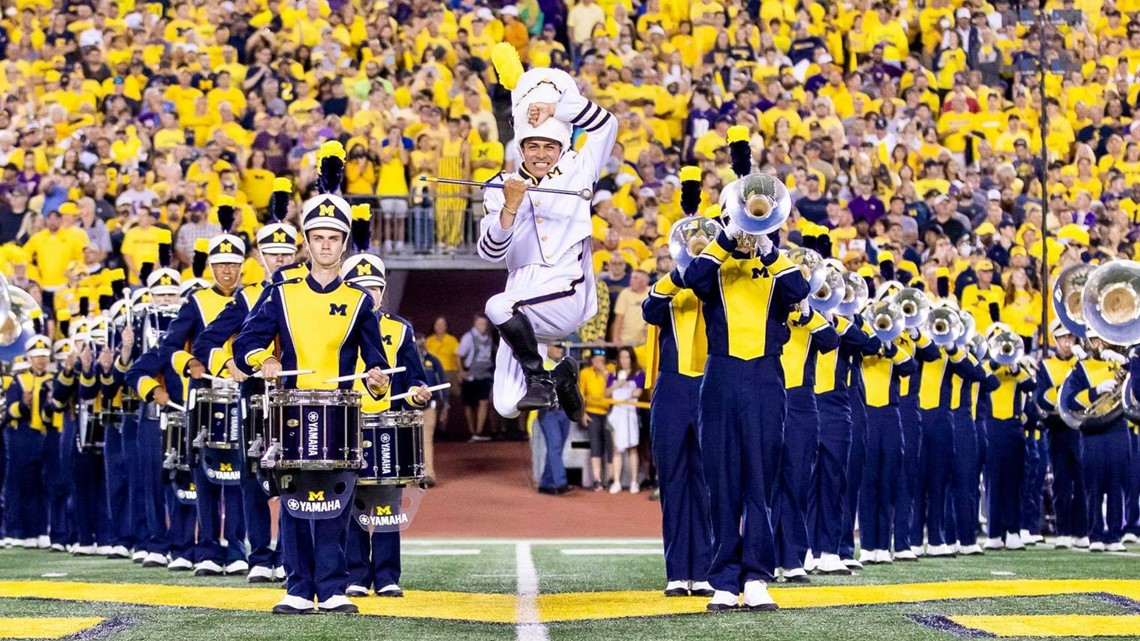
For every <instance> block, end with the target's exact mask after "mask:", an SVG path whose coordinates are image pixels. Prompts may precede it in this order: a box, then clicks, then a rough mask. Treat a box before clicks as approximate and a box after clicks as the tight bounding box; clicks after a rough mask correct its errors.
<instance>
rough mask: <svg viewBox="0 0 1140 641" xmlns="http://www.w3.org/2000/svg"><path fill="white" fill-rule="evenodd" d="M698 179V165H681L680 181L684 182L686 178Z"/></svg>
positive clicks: (699, 173)
mask: <svg viewBox="0 0 1140 641" xmlns="http://www.w3.org/2000/svg"><path fill="white" fill-rule="evenodd" d="M700 179H701V168H700V167H694V166H692V165H689V166H686V167H681V182H685V181H687V180H700Z"/></svg>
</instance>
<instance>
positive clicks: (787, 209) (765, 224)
mask: <svg viewBox="0 0 1140 641" xmlns="http://www.w3.org/2000/svg"><path fill="white" fill-rule="evenodd" d="M720 207H721V215H722V216H723V217H725V218H727V219H728V220H732V221H734V222H735V223H736V226H737V227H739V228H740V229H741V230H743V231H744V233H745V234H748V235H750V236H763V235H765V234H770V233H772V232H774V231H776V230H777V229H779V228H780V227H781V226H783V224H784V221H786V220H787V219H788V216H789V215H791V213H792V196H791V194H790V193H788V188H787V187H786V186H785V185H784V183H783V182H781V181H780V179H778V178H776V177H775V176H771V175H769V174H761V173H756V174H749V175H747V176H744V177H743V178H739V179H737V180H734V181H732V182H731V183H729V184H728V185H727V186H726V187H725V188H724V191H722V192H721V194H720Z"/></svg>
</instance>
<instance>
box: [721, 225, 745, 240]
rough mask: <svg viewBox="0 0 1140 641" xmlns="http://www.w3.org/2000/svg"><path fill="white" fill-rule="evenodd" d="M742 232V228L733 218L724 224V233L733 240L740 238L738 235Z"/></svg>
mask: <svg viewBox="0 0 1140 641" xmlns="http://www.w3.org/2000/svg"><path fill="white" fill-rule="evenodd" d="M743 234H744V230H743V229H741V228H740V227H739V226H738V225H737V224H736V221H735V220H729V221H728V224H727V225H725V226H724V235H725V236H728V237H729V238H732V239H733V240H740V236H741V235H743Z"/></svg>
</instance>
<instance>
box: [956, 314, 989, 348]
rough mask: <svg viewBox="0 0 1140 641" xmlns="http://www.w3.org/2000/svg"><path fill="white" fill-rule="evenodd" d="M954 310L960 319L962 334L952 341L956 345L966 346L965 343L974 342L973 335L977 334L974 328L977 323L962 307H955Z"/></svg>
mask: <svg viewBox="0 0 1140 641" xmlns="http://www.w3.org/2000/svg"><path fill="white" fill-rule="evenodd" d="M955 311H956V312H957V313H958V318H959V319H960V320H961V321H962V334H961V335H960V336H958V340H956V341H954V344H955V345H957V346H958V347H966V346H967V345H971V344H974V343H973V340H974V335H975V334H977V331H976V330H975V327H976V326H977V323H976V322H975V321H974V316H973V315H972V314H970V312H967V311H966V310H964V309H957V310H955ZM983 342H985V341H983Z"/></svg>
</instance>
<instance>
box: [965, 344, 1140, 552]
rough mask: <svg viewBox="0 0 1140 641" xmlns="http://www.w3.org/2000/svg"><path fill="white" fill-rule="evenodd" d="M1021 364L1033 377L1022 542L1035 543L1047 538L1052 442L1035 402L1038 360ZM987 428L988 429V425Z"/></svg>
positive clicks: (1028, 410)
mask: <svg viewBox="0 0 1140 641" xmlns="http://www.w3.org/2000/svg"><path fill="white" fill-rule="evenodd" d="M1020 365H1021V367H1023V368H1025V369H1026V370H1027V371H1028V372H1029V375H1030V376H1031V377H1032V378H1033V389H1031V390H1029V391H1028V392H1025V393H1023V396H1026V397H1027V398H1026V399H1024V400H1023V401H1022V407H1023V408H1025V478H1024V479H1023V480H1022V483H1021V542H1022V543H1024V544H1026V545H1036V544H1037V543H1040V542H1041V541H1044V540H1045V537H1043V536H1041V517H1042V514H1043V510H1044V507H1045V505H1044V502H1045V473H1046V471H1047V467H1046V466H1047V465H1048V457H1049V443H1048V441H1046V440H1045V438H1044V434H1043V433H1042V425H1041V409H1040V408H1038V407H1037V404H1036V403H1034V402H1033V392H1034V390H1035V389H1036V387H1037V363H1035V362H1034V361H1033V360H1032V359H1030V358H1029V357H1028V356H1023V357H1022V358H1021V361H1020ZM1130 427H1134V426H1130ZM986 431H987V432H988V431H989V430H988V427H987V430H986ZM1138 507H1140V505H1138Z"/></svg>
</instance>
